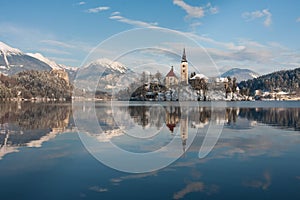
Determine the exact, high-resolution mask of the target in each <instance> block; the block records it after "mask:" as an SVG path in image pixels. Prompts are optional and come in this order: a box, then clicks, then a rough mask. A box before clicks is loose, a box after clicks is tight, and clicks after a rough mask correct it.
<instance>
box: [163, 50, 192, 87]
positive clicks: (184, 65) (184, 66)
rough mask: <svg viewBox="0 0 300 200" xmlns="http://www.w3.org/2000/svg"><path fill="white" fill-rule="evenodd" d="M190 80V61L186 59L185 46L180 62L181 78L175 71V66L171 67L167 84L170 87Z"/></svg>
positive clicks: (166, 80)
mask: <svg viewBox="0 0 300 200" xmlns="http://www.w3.org/2000/svg"><path fill="white" fill-rule="evenodd" d="M188 81H189V70H188V61H187V59H186V53H185V48H184V49H183V54H182V57H181V64H180V79H179V78H178V77H177V76H176V74H175V73H174V67H173V66H172V67H171V70H170V71H169V72H168V73H167V75H166V78H165V85H166V87H168V88H172V87H174V86H177V85H178V84H182V85H187V84H188Z"/></svg>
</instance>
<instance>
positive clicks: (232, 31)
mask: <svg viewBox="0 0 300 200" xmlns="http://www.w3.org/2000/svg"><path fill="white" fill-rule="evenodd" d="M299 8H300V1H297V0H286V1H283V0H278V1H275V0H272V1H271V0H244V1H238V0H235V1H234V0H210V1H206V0H86V1H76V0H64V1H61V0H51V1H48V0H45V1H39V0H26V1H22V0H2V1H1V17H0V41H2V42H4V43H6V44H8V45H10V46H12V47H15V48H18V49H20V50H22V51H23V52H26V53H29V52H30V53H36V52H39V53H42V54H43V55H44V56H46V57H48V58H50V59H52V60H54V61H56V62H57V63H61V64H65V65H68V66H81V65H82V63H83V62H84V60H85V58H86V57H87V56H88V55H89V53H90V52H91V51H92V50H93V49H94V48H95V47H97V45H98V48H100V49H101V51H98V55H99V57H104V56H106V54H105V53H102V54H101V52H105V51H108V50H107V49H104V48H103V47H102V46H101V45H100V47H99V44H101V42H103V41H107V40H111V38H112V36H115V35H116V34H117V35H118V34H119V35H120V33H121V35H122V34H123V37H125V38H123V39H124V40H127V43H131V42H133V41H135V39H134V37H131V36H133V35H134V34H133V35H130V34H129V35H126V34H124V31H129V30H136V29H137V28H166V29H168V30H170V31H172V30H174V31H176V33H174V34H175V35H176V34H179V33H180V34H181V33H182V34H183V35H184V36H185V37H187V38H191V39H192V40H193V41H195V42H196V43H197V44H198V45H199V46H201V48H196V47H195V46H192V47H191V46H189V45H188V44H185V43H184V42H183V41H182V40H179V41H178V40H176V39H174V40H173V41H168V42H169V43H168V44H169V46H168V48H169V51H172V52H175V53H176V54H181V53H182V48H183V47H185V48H186V51H187V57H188V60H189V61H191V63H195V66H196V65H199V66H197V67H198V68H199V70H200V71H201V69H207V67H206V66H210V65H215V67H216V68H217V69H218V70H219V71H221V72H223V71H226V70H228V69H230V68H233V67H238V68H249V69H252V70H254V71H256V72H258V73H261V74H263V73H268V72H273V71H277V70H281V69H293V68H296V67H300V40H299V39H298V37H299V35H300V12H299ZM129 32H130V31H129ZM131 32H134V31H131ZM135 36H136V37H137V38H136V41H137V42H143V41H144V40H147V39H145V38H148V37H149V38H151V40H152V41H154V43H155V40H156V38H154V37H152V35H150V34H149V35H148V36H147V37H146V36H145V37H144V39H143V38H141V36H140V37H139V35H135ZM165 43H166V42H165ZM170 43H172V44H170ZM109 44H111V45H112V48H110V51H114V49H115V50H117V49H119V48H120V46H118V44H116V43H114V42H113V41H110V43H109ZM120 45H121V44H120ZM156 47H160V46H157V45H156ZM164 47H166V46H164ZM128 48H129V47H128ZM128 48H127V50H128ZM98 50H99V49H98ZM204 50H205V52H206V53H207V54H208V55H209V57H210V58H211V60H212V61H211V63H209V61H207V62H206V61H205V62H204V61H203V60H205V59H202V56H199V55H200V54H202V53H203V52H204ZM148 52H149V51H148ZM156 53H157V52H156ZM160 53H161V52H160ZM162 54H163V53H162ZM153 55H154V54H152V57H151V59H152V61H151V62H157V63H158V64H161V63H159V61H158V59H154V58H155V56H157V54H156V55H155V56H153ZM166 55H170V53H169V52H167V53H166ZM131 57H135V58H136V57H137V55H136V54H134V56H133V55H132V56H131ZM197 58H198V59H200V58H201V59H202V62H200V61H197ZM193 59H194V62H192V61H193ZM128 60H129V59H128ZM206 60H207V59H206ZM149 62H150V57H149ZM178 62H180V60H179V61H178ZM128 64H129V63H128ZM164 64H165V65H173V64H176V63H175V60H174V62H172V61H170V59H169V60H168V59H167V61H166V63H164ZM129 65H133V63H130V64H129ZM132 67H133V68H134V66H132Z"/></svg>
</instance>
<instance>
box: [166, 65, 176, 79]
mask: <svg viewBox="0 0 300 200" xmlns="http://www.w3.org/2000/svg"><path fill="white" fill-rule="evenodd" d="M171 76H173V77H176V78H177V76H176V74H175V73H174V69H173V66H172V68H171V70H170V71H169V73H168V74H167V75H166V77H171Z"/></svg>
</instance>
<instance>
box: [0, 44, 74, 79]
mask: <svg viewBox="0 0 300 200" xmlns="http://www.w3.org/2000/svg"><path fill="white" fill-rule="evenodd" d="M52 69H56V70H57V69H60V70H65V71H66V72H67V73H68V74H69V79H70V80H71V81H72V80H74V78H75V76H76V71H77V68H75V67H68V66H65V65H62V64H57V63H56V62H55V61H53V60H50V59H48V58H46V57H45V56H43V55H42V54H40V53H23V52H22V51H21V50H19V49H17V48H13V47H10V46H9V45H7V44H5V43H3V42H0V73H2V74H4V75H14V74H16V73H18V72H21V71H26V70H40V71H50V70H52Z"/></svg>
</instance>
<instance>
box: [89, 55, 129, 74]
mask: <svg viewBox="0 0 300 200" xmlns="http://www.w3.org/2000/svg"><path fill="white" fill-rule="evenodd" d="M84 68H98V69H100V70H103V71H107V70H109V71H112V72H117V73H122V74H123V73H126V72H127V71H128V68H127V67H125V66H124V65H123V64H122V63H120V62H116V61H112V60H109V59H107V58H101V59H97V60H95V61H92V62H91V63H89V64H88V65H86V66H85V67H84Z"/></svg>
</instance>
